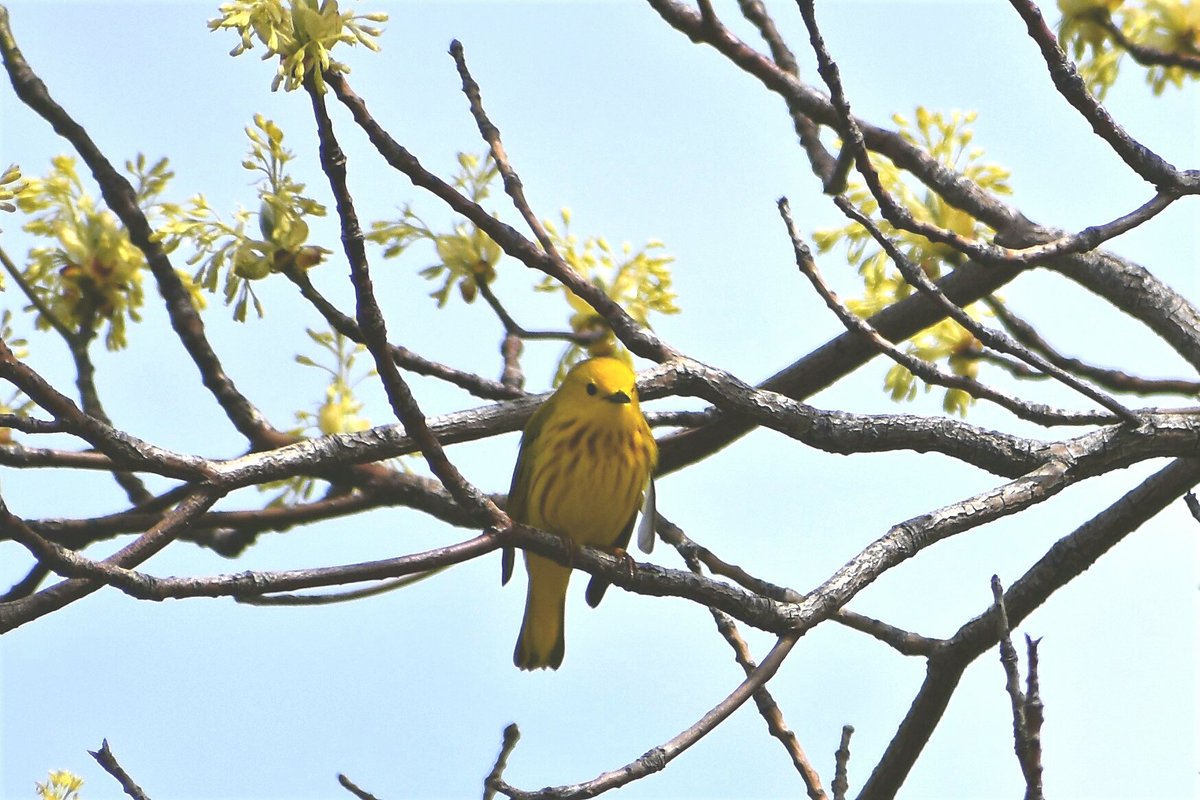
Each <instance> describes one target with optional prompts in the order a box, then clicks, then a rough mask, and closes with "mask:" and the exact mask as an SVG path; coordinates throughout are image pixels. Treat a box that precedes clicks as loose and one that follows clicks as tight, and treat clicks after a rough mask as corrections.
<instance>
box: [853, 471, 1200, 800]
mask: <svg viewBox="0 0 1200 800" xmlns="http://www.w3.org/2000/svg"><path fill="white" fill-rule="evenodd" d="M1198 480H1200V462H1197V460H1195V459H1180V460H1177V461H1173V462H1172V463H1171V464H1169V465H1168V466H1166V467H1165V468H1163V469H1162V470H1160V471H1159V472H1157V473H1155V474H1154V475H1152V476H1151V477H1149V478H1147V479H1146V480H1145V481H1143V482H1142V483H1141V484H1139V485H1138V486H1137V487H1135V488H1134V489H1133V490H1131V491H1130V492H1128V493H1127V494H1125V495H1124V496H1123V497H1121V498H1120V499H1118V500H1117V501H1116V502H1114V503H1113V504H1112V505H1110V506H1109V507H1108V508H1106V509H1104V510H1103V511H1101V512H1100V513H1099V514H1097V515H1095V516H1094V517H1092V518H1091V519H1090V520H1088V521H1087V522H1085V523H1084V524H1083V525H1081V526H1080V527H1078V528H1077V529H1075V530H1074V531H1073V532H1072V533H1070V534H1068V535H1067V536H1064V537H1063V538H1062V539H1059V540H1058V541H1057V542H1055V543H1054V545H1052V546H1051V547H1050V549H1049V550H1048V551H1047V552H1046V553H1045V555H1043V556H1042V557H1041V558H1040V559H1038V561H1037V562H1036V563H1035V564H1034V565H1033V566H1032V567H1030V568H1029V570H1028V571H1026V573H1025V574H1024V575H1022V576H1021V578H1020V579H1019V580H1017V581H1016V583H1014V584H1013V585H1012V586H1010V587H1009V589H1008V591H1007V592H1006V593H1005V595H1004V605H1005V609H1006V611H1007V613H1008V616H1009V620H1010V623H1020V621H1021V620H1023V619H1024V618H1025V617H1027V616H1028V615H1029V614H1030V613H1032V612H1033V610H1034V609H1036V608H1037V607H1038V606H1039V605H1041V604H1042V603H1044V602H1045V601H1046V599H1047V598H1048V597H1050V596H1051V595H1052V594H1053V593H1054V592H1056V591H1058V590H1059V589H1061V588H1062V587H1063V586H1065V585H1066V584H1067V583H1069V582H1070V581H1071V580H1073V579H1074V578H1075V577H1077V576H1078V575H1080V574H1081V573H1082V572H1083V571H1084V570H1086V569H1088V567H1090V566H1091V565H1092V564H1094V563H1095V562H1096V560H1097V559H1098V558H1100V556H1102V555H1103V554H1104V553H1106V552H1107V551H1108V550H1109V549H1110V548H1112V547H1113V546H1114V545H1115V544H1117V542H1119V541H1120V540H1121V539H1123V538H1124V537H1125V536H1127V535H1128V534H1129V533H1131V532H1132V531H1134V530H1136V529H1137V528H1138V527H1139V526H1140V525H1141V524H1142V523H1144V522H1146V521H1147V520H1149V519H1150V518H1151V517H1153V516H1155V515H1156V514H1158V513H1159V512H1160V511H1162V509H1163V508H1165V507H1166V506H1167V505H1169V504H1170V503H1172V502H1174V501H1175V500H1176V499H1177V498H1178V497H1180V495H1182V494H1183V493H1184V492H1186V491H1187V490H1188V489H1190V488H1191V487H1192V486H1194V485H1195V484H1196V482H1197V481H1198ZM998 639H999V637H998V632H997V625H996V621H995V618H994V615H993V612H992V609H991V607H989V609H988V610H987V611H986V612H985V613H983V614H981V615H979V616H978V617H976V618H975V619H973V620H971V621H970V622H968V623H966V624H965V625H963V626H962V627H961V628H959V630H958V632H957V633H955V634H954V636H952V637H950V638H949V639H948V640H946V643H945V645H944V646H943V647H941V648H939V649H938V651H937V652H936V653H934V655H933V656H932V657H931V658H930V659H929V665H928V671H927V674H926V678H925V681H924V683H923V684H922V686H921V688H920V690H919V691H918V692H917V695H916V697H915V698H914V699H913V702H912V705H911V707H910V708H909V711H908V713H907V714H906V715H905V717H904V719H903V721H902V722H901V723H900V727H899V729H898V730H897V731H896V734H895V735H894V736H893V737H892V739H891V741H890V742H889V743H888V746H887V749H886V750H885V751H884V754H883V756H882V758H881V759H880V761H879V763H878V764H877V765H876V767H875V769H874V771H873V772H872V773H871V776H870V778H868V780H867V782H866V784H865V785H864V786H863V789H862V791H861V793H860V794H859V798H860V800H874V798H886V797H894V796H895V795H896V793H897V792H898V791H899V788H900V786H901V785H902V784H903V783H904V780H905V778H906V777H907V776H908V774H909V772H910V770H911V769H912V767H913V765H914V764H915V763H916V760H917V758H918V756H920V754H921V751H922V749H923V748H924V747H925V745H926V743H927V742H928V741H929V738H930V737H931V736H932V735H933V732H934V730H935V729H936V727H937V724H938V722H939V721H940V720H941V717H942V715H943V713H945V710H946V707H947V706H948V705H949V702H950V698H951V696H952V695H953V693H954V690H955V688H956V687H957V685H958V682H959V680H960V679H961V678H962V675H963V672H964V671H965V670H966V668H967V667H968V666H969V665H970V664H971V663H972V662H973V661H974V660H975V659H976V658H978V657H979V656H981V655H982V654H983V653H985V652H987V651H988V650H990V649H991V648H992V647H993V646H995V645H996V643H997V642H998Z"/></svg>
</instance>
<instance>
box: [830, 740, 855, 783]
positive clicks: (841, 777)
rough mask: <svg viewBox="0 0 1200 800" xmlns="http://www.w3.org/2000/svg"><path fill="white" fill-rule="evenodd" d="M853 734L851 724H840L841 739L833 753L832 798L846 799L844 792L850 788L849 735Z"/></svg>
mask: <svg viewBox="0 0 1200 800" xmlns="http://www.w3.org/2000/svg"><path fill="white" fill-rule="evenodd" d="M853 735H854V726H853V725H843V726H842V740H841V742H840V743H839V744H838V749H837V752H835V753H834V766H833V800H846V792H847V790H849V788H850V776H849V765H850V737H851V736H853Z"/></svg>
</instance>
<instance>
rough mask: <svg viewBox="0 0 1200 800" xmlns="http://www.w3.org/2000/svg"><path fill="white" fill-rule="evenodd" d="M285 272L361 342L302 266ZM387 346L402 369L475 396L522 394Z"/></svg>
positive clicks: (342, 329) (504, 397)
mask: <svg viewBox="0 0 1200 800" xmlns="http://www.w3.org/2000/svg"><path fill="white" fill-rule="evenodd" d="M285 274H286V275H287V277H288V278H289V279H290V280H291V281H292V283H294V284H296V286H297V287H298V288H299V289H300V294H301V295H303V297H304V299H306V300H308V301H309V302H310V303H312V305H313V307H314V308H316V309H317V311H319V312H320V314H321V316H322V317H324V318H325V321H326V322H328V323H329V326H330V327H331V328H333V329H334V330H335V331H337V332H338V333H340V334H341V335H342V336H345V337H346V338H347V339H350V340H351V341H353V342H358V343H359V344H363V343H364V340H363V335H362V331H361V330H360V329H359V327H358V322H356V321H355V320H354V319H352V318H350V317H348V316H346V315H345V314H343V313H342V312H341V311H339V310H338V309H337V307H336V306H334V305H333V304H332V303H330V302H329V301H328V300H327V299H325V297H324V296H323V295H322V294H321V293H320V292H318V291H317V290H316V288H315V287H314V286H313V285H312V282H311V281H310V280H309V279H308V273H306V272H304V271H303V270H298V269H289V270H286V272H285ZM388 349H389V352H390V354H391V357H392V360H393V361H394V362H395V364H396V366H398V367H401V368H403V369H406V370H408V371H409V372H415V373H417V374H418V375H426V376H428V377H431V378H437V379H439V380H443V381H446V382H447V383H450V384H453V385H455V386H457V387H459V388H460V389H466V390H467V391H468V392H470V393H471V394H473V395H475V396H476V397H482V398H485V399H487V400H508V399H512V398H515V397H522V396H524V393H523V392H521V391H520V390H519V389H514V388H513V387H511V386H505V385H504V384H503V383H497V382H496V381H490V380H488V379H486V378H483V377H480V376H479V375H476V374H474V373H471V372H464V371H462V370H458V369H454V368H453V367H448V366H446V365H445V364H439V363H437V362H435V361H430V360H429V359H427V358H424V357H423V356H420V355H418V354H416V353H414V352H413V351H411V350H409V349H408V348H406V347H400V346H399V345H394V344H389V345H388Z"/></svg>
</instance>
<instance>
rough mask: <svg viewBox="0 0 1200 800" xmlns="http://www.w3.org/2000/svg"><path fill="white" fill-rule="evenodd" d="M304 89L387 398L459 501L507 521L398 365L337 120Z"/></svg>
mask: <svg viewBox="0 0 1200 800" xmlns="http://www.w3.org/2000/svg"><path fill="white" fill-rule="evenodd" d="M305 89H306V90H307V91H308V94H309V97H310V98H311V99H312V107H313V115H314V116H315V117H316V120H317V134H318V136H319V137H320V140H321V145H320V152H321V167H322V168H323V169H324V170H325V174H326V175H327V176H328V177H329V185H330V188H331V189H332V190H333V196H334V198H335V199H336V202H337V211H338V217H339V218H340V219H341V223H342V245H343V247H344V248H345V250H346V258H347V259H348V260H349V262H350V281H351V283H353V284H354V294H355V297H356V298H357V300H358V312H357V318H358V325H359V328H360V329H361V330H362V333H363V338H364V340H365V344H366V347H367V349H368V350H369V351H370V352H371V355H372V356H373V357H374V358H375V369H376V370H377V371H378V373H379V377H380V380H381V381H382V382H383V386H384V390H385V391H386V392H387V396H388V402H389V403H391V406H392V411H393V413H395V415H396V418H397V419H399V420H400V421H401V422H402V423H404V428H405V430H407V431H408V432H409V434H410V435H411V436H412V437H413V438H414V439H415V440H416V441H417V442H418V444H419V445H420V448H421V454H422V455H423V456H424V457H425V461H426V462H427V463H428V464H429V468H430V469H431V470H433V474H434V475H436V476H437V477H438V478H439V479H440V480H441V482H442V484H443V485H445V487H446V488H447V489H448V490H449V491H450V494H452V495H453V496H454V499H455V500H457V501H458V502H459V503H460V504H461V505H463V506H466V507H467V508H471V509H473V510H475V511H476V512H478V514H479V516H480V521H481V522H482V521H484V520H487V522H488V524H492V525H498V526H501V527H504V526H505V524H506V522H507V520H508V518H507V517H506V516H505V514H504V512H502V511H501V510H500V509H499V508H497V507H496V504H495V503H493V502H492V501H491V500H489V499H488V498H487V497H486V496H484V495H483V493H482V492H480V491H479V490H478V489H477V488H475V487H474V486H472V485H471V484H470V483H468V482H467V480H466V478H464V477H463V476H462V473H460V472H459V471H458V469H457V468H456V467H455V466H454V465H453V464H452V463H450V459H448V458H447V457H446V453H445V451H444V450H443V449H442V446H441V444H440V443H439V442H438V440H437V439H436V438H435V437H434V435H433V434H432V433H431V432H430V430H429V426H428V424H427V423H426V420H425V414H424V413H423V412H422V411H421V408H420V406H419V405H418V404H417V400H416V398H415V397H413V395H412V392H411V391H410V390H409V388H408V384H407V383H406V382H405V381H404V378H403V377H402V376H401V375H400V371H399V370H398V369H396V364H395V362H394V361H393V360H392V357H391V352H390V350H389V345H388V341H387V326H386V324H385V322H384V319H383V312H382V311H381V310H380V308H379V304H378V302H376V300H375V290H374V288H373V286H372V283H371V274H370V271H369V269H368V267H367V251H366V248H365V247H364V245H363V236H362V229H361V228H360V227H359V224H358V214H357V212H356V211H355V210H354V201H353V200H352V199H351V197H350V190H349V187H348V186H347V185H346V155H345V154H344V153H343V152H342V149H341V146H340V145H339V144H338V142H337V138H336V137H335V135H334V132H333V121H332V120H331V119H330V118H329V112H328V110H327V109H326V108H325V95H324V94H323V93H322V92H321V91H320V90H319V89H318V88H317V86H316V83H315V82H314V81H313V79H312V78H309V79H308V80H306V81H305Z"/></svg>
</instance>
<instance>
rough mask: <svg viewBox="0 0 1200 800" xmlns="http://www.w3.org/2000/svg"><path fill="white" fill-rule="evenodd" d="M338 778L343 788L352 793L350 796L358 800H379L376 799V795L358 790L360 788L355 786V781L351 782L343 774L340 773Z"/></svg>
mask: <svg viewBox="0 0 1200 800" xmlns="http://www.w3.org/2000/svg"><path fill="white" fill-rule="evenodd" d="M337 778H338V783H340V784H341V785H342V788H344V789H345V790H346V791H348V792H350V794H352V795H354V796H355V797H357V798H358V800H378V798H376V797H375V795H373V794H371V793H370V792H368V791H367V790H365V789H360V788H358V786H356V785H355V783H354V781H352V780H350V779H349V778H347V777H346V776H345V775H343V774H342V773H340V772H339V773H338V776H337Z"/></svg>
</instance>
